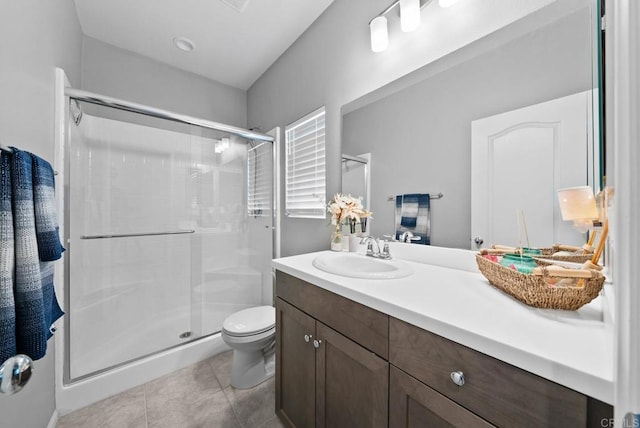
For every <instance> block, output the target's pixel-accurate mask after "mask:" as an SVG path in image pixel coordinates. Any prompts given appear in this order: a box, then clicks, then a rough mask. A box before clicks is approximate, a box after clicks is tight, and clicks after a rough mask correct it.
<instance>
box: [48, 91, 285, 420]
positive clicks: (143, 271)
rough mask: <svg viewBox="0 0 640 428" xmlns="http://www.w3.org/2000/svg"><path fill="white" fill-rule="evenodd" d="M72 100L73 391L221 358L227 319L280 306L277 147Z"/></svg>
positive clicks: (68, 185)
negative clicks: (166, 361)
mask: <svg viewBox="0 0 640 428" xmlns="http://www.w3.org/2000/svg"><path fill="white" fill-rule="evenodd" d="M65 93H66V97H65V100H66V103H67V106H66V108H67V109H68V110H67V114H66V115H65V116H66V117H67V118H68V119H67V121H66V122H67V123H66V124H65V134H66V138H65V141H64V147H63V148H62V149H59V152H60V153H61V154H62V156H61V157H63V158H64V161H63V162H62V163H63V165H62V175H63V179H64V192H63V193H64V227H63V230H64V240H65V242H66V243H67V244H66V247H67V249H68V252H67V253H66V258H65V269H64V270H65V275H64V283H65V287H64V293H63V294H64V307H65V312H66V317H65V321H64V334H63V335H62V336H63V337H64V350H63V354H64V357H63V361H64V363H63V364H64V367H63V379H62V380H63V384H64V386H63V388H62V391H63V392H64V390H65V389H73V388H74V387H75V388H76V389H77V388H78V386H84V387H86V388H89V386H90V385H91V384H92V383H93V382H94V380H100V381H101V382H102V387H101V388H102V389H105V387H104V385H108V386H109V387H108V388H106V389H107V390H111V391H115V390H117V389H121V388H120V387H119V386H116V385H114V384H113V383H114V382H116V383H117V382H119V381H118V380H117V377H113V379H112V380H109V377H110V375H111V374H112V373H121V374H122V373H126V372H127V370H130V369H131V370H134V371H135V373H136V375H134V376H133V377H136V376H137V377H138V378H140V379H141V380H144V379H146V378H149V377H153V376H154V374H153V372H154V371H155V373H156V374H158V373H165V372H168V371H171V369H175V367H164V368H159V366H158V362H157V358H156V357H158V358H159V357H160V356H162V355H165V356H166V355H169V354H171V353H175V352H180V349H181V348H184V349H186V348H188V349H191V350H192V351H189V352H190V353H192V354H193V353H195V354H196V355H207V352H209V353H215V352H219V351H220V350H223V349H224V346H225V345H224V344H222V342H221V339H220V337H219V336H220V335H219V332H220V331H221V329H222V322H223V320H224V319H225V318H226V317H227V316H228V315H230V314H232V313H233V312H236V311H238V310H241V309H244V308H248V307H252V306H257V305H262V304H271V303H272V287H273V274H272V269H271V259H272V258H273V257H274V256H276V255H277V251H274V248H276V244H277V239H274V236H275V234H276V230H275V229H276V227H275V226H276V221H275V218H276V217H275V216H276V213H277V211H276V210H275V209H274V195H275V194H276V192H274V176H275V174H274V167H275V153H274V148H275V147H274V146H275V144H274V137H272V136H269V135H266V134H262V133H258V132H252V131H248V130H244V129H240V128H235V127H232V126H227V125H222V124H218V123H214V122H209V121H205V120H200V119H194V118H190V117H187V116H183V115H178V114H175V113H171V112H167V111H163V110H158V109H154V108H150V107H146V106H141V105H138V104H133V103H129V102H125V101H122V100H116V99H113V98H109V97H104V96H99V95H95V94H90V93H87V92H84V91H79V90H74V89H71V88H67V89H66V92H65ZM214 342H215V343H214ZM199 343H206V344H207V345H206V346H208V348H207V349H208V351H205V350H202V349H201V350H200V351H197V350H195V348H194V347H197V346H199V345H198V344H199ZM212 343H214V344H212ZM177 358H178V357H174V358H173V359H172V360H171V361H173V362H172V363H170V365H172V366H175V365H176V364H181V362H176V361H178V359H177ZM188 359H189V358H187V360H188ZM185 361H186V360H185ZM145 364H148V365H149V366H150V367H154V369H153V370H151V371H150V372H149V373H148V374H146V375H142V376H140V370H142V371H145V368H144V367H145ZM121 378H122V376H121ZM95 385H96V386H98V383H96V384H95ZM127 386H129V387H131V386H130V385H127ZM99 388H100V387H99ZM85 390H86V391H88V389H85ZM76 396H77V394H76ZM97 398H99V397H97ZM62 401H63V402H64V401H67V402H68V401H69V400H62ZM80 401H82V400H80ZM80 404H82V405H84V404H86V403H80ZM64 407H66V408H67V410H72V407H76V405H75V403H74V404H72V405H69V404H67V405H66V406H64V405H63V408H64Z"/></svg>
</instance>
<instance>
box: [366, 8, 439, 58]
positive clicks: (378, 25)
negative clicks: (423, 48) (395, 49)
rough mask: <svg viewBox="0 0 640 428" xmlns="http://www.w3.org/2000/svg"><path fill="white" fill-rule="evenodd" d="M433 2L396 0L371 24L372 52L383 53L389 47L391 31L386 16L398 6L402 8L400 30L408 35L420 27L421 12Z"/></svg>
mask: <svg viewBox="0 0 640 428" xmlns="http://www.w3.org/2000/svg"><path fill="white" fill-rule="evenodd" d="M431 1H432V0H396V1H394V2H393V3H391V5H389V7H387V8H386V9H385V10H383V11H382V12H380V13H379V14H378V15H376V16H375V17H374V18H373V19H372V20H371V21H370V22H369V31H370V33H371V50H372V51H374V52H382V51H384V50H385V49H386V48H387V46H388V45H389V30H388V28H387V18H386V16H385V15H386V14H387V13H389V12H390V11H391V10H392V9H393V8H395V7H396V6H398V5H399V6H400V28H401V29H402V31H403V32H405V33H408V32H410V31H414V30H416V29H417V28H418V27H419V26H420V10H421V9H422V8H423V7H425V6H426V5H428V4H429V3H431Z"/></svg>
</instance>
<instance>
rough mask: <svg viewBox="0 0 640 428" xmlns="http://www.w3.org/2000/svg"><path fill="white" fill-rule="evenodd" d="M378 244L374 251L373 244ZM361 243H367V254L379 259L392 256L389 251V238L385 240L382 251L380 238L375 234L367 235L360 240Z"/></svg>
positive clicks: (387, 258) (386, 258)
mask: <svg viewBox="0 0 640 428" xmlns="http://www.w3.org/2000/svg"><path fill="white" fill-rule="evenodd" d="M374 243H375V244H376V249H375V251H374V249H373V244H374ZM360 244H367V256H369V257H375V258H377V259H384V260H389V259H390V258H391V253H390V252H389V242H388V241H387V240H385V241H384V246H383V247H382V251H380V241H379V240H378V238H376V237H373V236H365V237H363V238H362V239H361V240H360Z"/></svg>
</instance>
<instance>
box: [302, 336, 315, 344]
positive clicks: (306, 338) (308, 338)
mask: <svg viewBox="0 0 640 428" xmlns="http://www.w3.org/2000/svg"><path fill="white" fill-rule="evenodd" d="M312 337H313V336H311V335H310V334H305V335H304V341H305V342H307V343H309V341H310V340H311V338H312Z"/></svg>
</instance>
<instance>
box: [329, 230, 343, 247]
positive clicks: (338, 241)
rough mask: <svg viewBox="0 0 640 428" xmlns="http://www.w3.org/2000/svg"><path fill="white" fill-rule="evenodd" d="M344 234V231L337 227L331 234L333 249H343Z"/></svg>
mask: <svg viewBox="0 0 640 428" xmlns="http://www.w3.org/2000/svg"><path fill="white" fill-rule="evenodd" d="M343 240H344V236H342V231H341V230H340V229H336V230H335V231H334V232H333V233H332V234H331V251H342V246H343V243H342V241H343Z"/></svg>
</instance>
